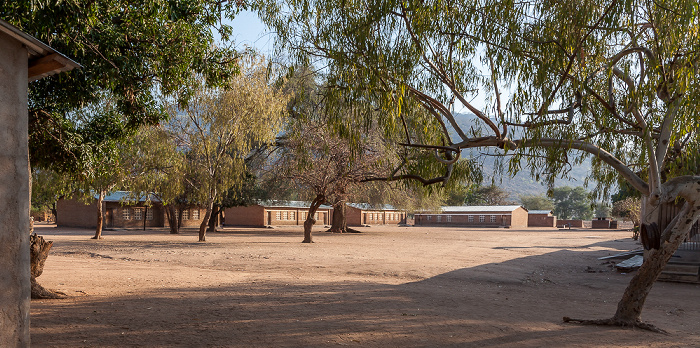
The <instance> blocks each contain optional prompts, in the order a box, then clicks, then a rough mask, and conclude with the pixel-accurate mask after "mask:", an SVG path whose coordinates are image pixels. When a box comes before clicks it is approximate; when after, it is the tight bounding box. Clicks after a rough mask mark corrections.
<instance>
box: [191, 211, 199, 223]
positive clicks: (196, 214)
mask: <svg viewBox="0 0 700 348" xmlns="http://www.w3.org/2000/svg"><path fill="white" fill-rule="evenodd" d="M192 220H199V209H192Z"/></svg>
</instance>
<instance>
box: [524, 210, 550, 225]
mask: <svg viewBox="0 0 700 348" xmlns="http://www.w3.org/2000/svg"><path fill="white" fill-rule="evenodd" d="M527 226H528V227H557V217H556V216H554V215H552V211H551V210H530V211H528V212H527Z"/></svg>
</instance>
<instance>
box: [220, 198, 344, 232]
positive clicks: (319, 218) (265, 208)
mask: <svg viewBox="0 0 700 348" xmlns="http://www.w3.org/2000/svg"><path fill="white" fill-rule="evenodd" d="M310 205H311V203H309V202H302V201H261V202H258V204H254V205H249V206H247V207H231V208H226V209H225V210H224V226H259V227H261V226H279V225H304V221H305V220H306V217H307V215H308V214H309V206H310ZM332 211H333V207H331V206H329V205H321V206H320V207H319V208H318V210H317V211H316V217H315V218H316V225H328V224H330V222H331V220H330V219H331V212H332Z"/></svg>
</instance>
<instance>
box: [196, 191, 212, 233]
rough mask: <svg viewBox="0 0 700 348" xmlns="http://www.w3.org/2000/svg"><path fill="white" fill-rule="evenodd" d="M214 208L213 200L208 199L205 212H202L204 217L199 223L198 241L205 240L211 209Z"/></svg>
mask: <svg viewBox="0 0 700 348" xmlns="http://www.w3.org/2000/svg"><path fill="white" fill-rule="evenodd" d="M213 208H214V200H213V199H211V200H209V203H207V212H206V213H204V218H202V223H201V224H200V225H199V241H200V242H206V237H207V226H208V225H209V218H210V217H211V211H212V209H213Z"/></svg>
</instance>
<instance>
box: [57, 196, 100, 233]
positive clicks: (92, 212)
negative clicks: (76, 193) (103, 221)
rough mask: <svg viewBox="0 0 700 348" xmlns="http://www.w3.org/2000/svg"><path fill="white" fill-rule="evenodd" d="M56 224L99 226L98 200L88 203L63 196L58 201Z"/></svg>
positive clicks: (62, 225)
mask: <svg viewBox="0 0 700 348" xmlns="http://www.w3.org/2000/svg"><path fill="white" fill-rule="evenodd" d="M56 215H57V216H56V226H58V227H85V228H90V227H97V202H96V201H94V200H93V202H92V203H89V204H86V203H84V202H83V201H81V200H79V199H75V198H67V199H66V198H61V199H59V200H58V201H57V202H56Z"/></svg>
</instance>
